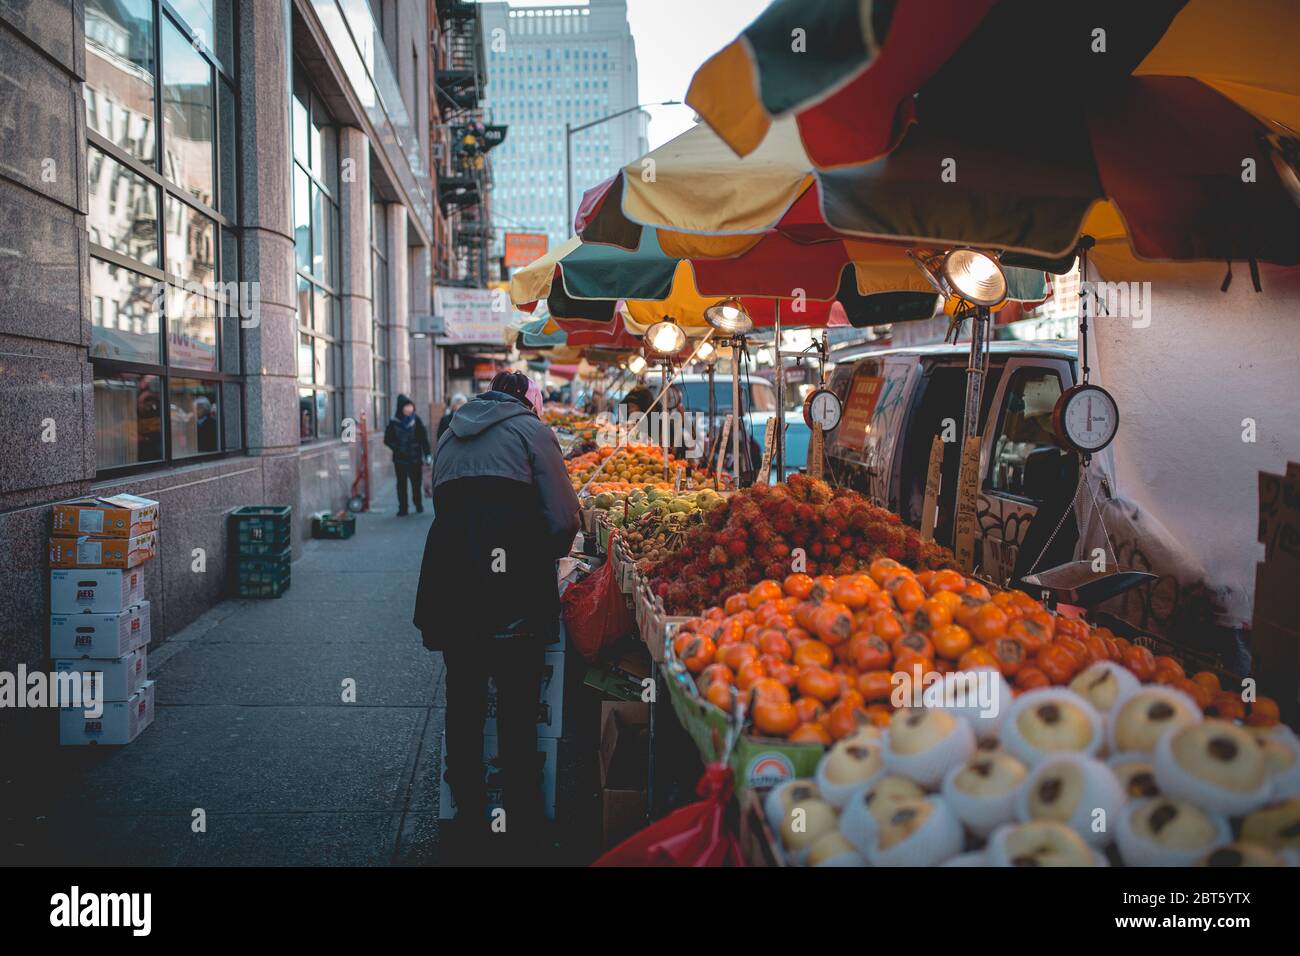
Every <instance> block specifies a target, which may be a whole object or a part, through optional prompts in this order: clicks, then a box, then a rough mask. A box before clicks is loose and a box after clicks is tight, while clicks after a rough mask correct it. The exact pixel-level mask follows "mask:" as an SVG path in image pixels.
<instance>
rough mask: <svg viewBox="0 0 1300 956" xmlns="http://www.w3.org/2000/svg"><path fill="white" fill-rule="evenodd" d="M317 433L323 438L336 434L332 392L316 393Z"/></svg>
mask: <svg viewBox="0 0 1300 956" xmlns="http://www.w3.org/2000/svg"><path fill="white" fill-rule="evenodd" d="M316 434H317V435H318V436H319V437H321V438H328V437H329V436H331V435H333V434H334V395H333V393H331V392H319V391H318V392H317V393H316Z"/></svg>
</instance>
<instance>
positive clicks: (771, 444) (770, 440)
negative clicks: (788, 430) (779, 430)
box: [754, 416, 776, 485]
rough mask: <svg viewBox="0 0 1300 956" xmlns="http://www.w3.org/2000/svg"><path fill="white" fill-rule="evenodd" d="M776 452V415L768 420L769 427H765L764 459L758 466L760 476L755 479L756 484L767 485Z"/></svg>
mask: <svg viewBox="0 0 1300 956" xmlns="http://www.w3.org/2000/svg"><path fill="white" fill-rule="evenodd" d="M775 452H776V418H775V416H774V417H772V418H769V419H768V420H767V427H766V428H764V429H763V460H762V462H761V463H760V464H759V466H758V477H757V478H755V479H754V484H756V485H766V484H767V483H768V481H769V477H768V476H769V473H770V472H771V470H772V455H773V454H775Z"/></svg>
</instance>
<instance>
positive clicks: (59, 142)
mask: <svg viewBox="0 0 1300 956" xmlns="http://www.w3.org/2000/svg"><path fill="white" fill-rule="evenodd" d="M436 16H437V13H436V8H435V5H434V4H433V3H432V2H426V0H370V2H368V3H367V2H360V3H357V2H342V0H32V2H28V3H22V4H3V5H0V62H3V63H4V64H5V67H4V69H3V70H0V432H2V433H3V434H4V435H5V436H6V438H7V440H6V441H5V442H4V443H3V445H2V446H0V449H2V450H0V575H2V576H3V581H4V586H3V587H0V670H9V671H12V670H13V669H14V668H15V667H16V665H18V664H26V665H27V666H28V667H33V666H45V662H46V659H47V656H48V655H47V646H46V634H47V623H48V613H49V610H48V609H49V603H48V593H47V588H48V571H47V542H48V537H49V530H50V504H51V503H52V502H55V501H59V500H65V499H68V498H72V497H78V496H83V495H88V494H112V493H116V492H131V493H135V494H141V495H146V496H148V497H151V498H156V499H157V500H158V501H160V502H161V523H162V530H161V534H160V551H159V556H158V558H157V559H156V560H154V561H152V562H150V563H149V564H148V565H147V566H146V596H147V598H148V599H149V600H150V602H151V603H152V617H153V641H154V644H155V645H156V644H157V643H159V642H160V641H162V640H165V638H166V636H167V635H168V634H171V633H174V632H175V631H176V630H178V629H179V628H181V627H183V626H184V625H185V624H186V623H188V622H189V621H191V620H193V619H194V618H195V617H196V616H197V615H198V614H199V613H201V612H202V611H203V610H204V609H206V608H207V607H209V606H210V605H212V604H213V603H215V602H217V601H218V600H221V599H222V598H223V597H224V596H225V594H226V514H227V513H228V512H229V511H230V510H231V509H232V508H234V507H237V506H240V505H246V504H288V505H292V506H293V509H294V514H295V517H296V519H297V520H296V524H295V529H294V547H295V553H296V551H297V549H298V547H299V544H300V541H301V537H302V535H303V534H304V533H306V532H307V530H308V528H309V522H310V515H311V513H313V512H315V511H320V510H325V509H337V508H340V507H342V506H343V505H344V503H345V502H346V500H347V498H348V496H349V495H350V494H351V491H352V486H353V479H354V477H355V475H356V474H357V468H358V461H359V458H360V455H359V451H360V443H359V441H358V440H357V439H358V437H359V435H360V427H359V426H360V422H361V419H362V416H363V415H364V416H365V419H366V421H367V423H368V425H369V432H370V439H369V441H370V460H371V480H372V498H373V499H374V501H375V504H376V506H377V507H387V508H389V509H390V510H391V509H392V508H393V507H394V503H393V500H392V499H393V497H394V495H393V492H392V488H391V481H390V475H391V467H390V466H389V465H388V461H387V459H388V455H387V454H386V453H384V452H385V450H384V449H383V447H382V444H381V438H382V430H383V426H384V423H385V422H386V420H387V418H388V416H389V415H391V414H392V403H393V400H394V398H395V397H396V395H397V394H398V393H402V392H405V393H407V394H412V390H413V376H412V337H411V331H412V325H411V316H412V315H417V316H419V315H427V313H428V312H429V309H430V306H429V301H430V289H431V285H432V270H433V248H434V244H435V243H434V234H435V216H436V204H435V202H434V182H433V176H432V174H431V164H430V142H431V140H430V112H431V104H430V95H431V91H432V83H431V79H430V78H431V75H432V64H431V60H430V43H429V37H430V32H431V31H430V21H431V19H432V18H435V17H436ZM416 341H417V342H419V341H420V340H416ZM427 351H428V350H427V347H426V348H425V349H423V350H421V352H420V354H419V355H417V356H416V363H417V364H418V363H419V361H420V360H421V359H423V361H424V364H425V367H426V368H427V366H428V357H427ZM414 381H418V382H421V383H422V384H423V387H424V388H425V389H426V391H425V392H424V393H423V394H419V393H417V394H414V396H413V397H415V399H416V401H417V405H418V406H419V407H420V408H421V410H422V411H423V410H424V409H427V408H428V403H429V401H430V399H431V395H430V394H429V393H428V392H427V389H428V388H429V376H428V374H427V371H426V373H425V374H424V375H423V376H422V377H421V376H416V378H415V379H414ZM4 716H5V715H0V718H3V717H4ZM10 716H12V715H10ZM5 724H7V725H9V726H10V727H13V726H14V724H15V721H14V720H7V719H0V725H5Z"/></svg>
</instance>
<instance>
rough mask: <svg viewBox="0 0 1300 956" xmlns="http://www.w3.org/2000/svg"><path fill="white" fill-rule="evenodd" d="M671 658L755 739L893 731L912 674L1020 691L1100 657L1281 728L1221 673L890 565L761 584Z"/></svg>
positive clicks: (1059, 679)
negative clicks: (1196, 669) (873, 728)
mask: <svg viewBox="0 0 1300 956" xmlns="http://www.w3.org/2000/svg"><path fill="white" fill-rule="evenodd" d="M672 647H673V652H674V654H675V655H676V657H677V658H678V659H679V660H680V661H681V662H682V664H683V665H684V666H685V667H686V669H687V670H688V671H689V672H690V673H691V674H692V675H694V677H695V681H696V686H697V688H698V689H699V692H700V694H701V695H702V696H703V697H704V698H705V699H706V700H707V701H709V703H711V704H713V705H714V706H715V707H718V708H719V709H721V710H723V711H726V712H728V713H730V712H732V710H733V708H734V706H735V704H736V702H737V700H738V699H743V701H744V702H745V703H746V705H747V708H748V713H749V717H750V719H751V720H752V723H753V729H754V730H755V732H756V733H758V734H759V735H761V736H765V737H781V738H786V739H788V740H790V741H793V742H808V743H819V744H829V743H831V742H832V741H834V740H838V739H840V738H842V737H845V736H847V735H849V734H851V733H852V732H853V731H854V730H855V729H856V728H857V727H858V725H859V724H861V723H863V722H871V723H875V724H877V725H881V726H883V725H884V724H886V723H888V721H889V717H890V713H891V711H892V707H891V705H890V695H891V692H892V691H893V687H894V684H893V675H894V674H895V673H897V672H899V671H902V672H904V673H906V674H908V675H909V676H914V675H915V674H916V673H917V668H919V669H920V670H919V672H920V673H921V674H922V675H926V674H929V673H931V672H938V673H941V674H942V673H946V672H948V671H955V670H971V669H974V668H979V667H996V668H997V669H998V670H999V671H1001V673H1002V674H1003V675H1004V676H1005V677H1006V679H1007V680H1008V681H1009V682H1010V683H1011V686H1012V692H1013V693H1016V694H1019V693H1020V692H1023V691H1026V690H1030V689H1032V688H1035V687H1046V686H1048V685H1053V684H1067V683H1069V681H1070V680H1071V678H1073V677H1074V675H1075V674H1077V673H1078V672H1079V671H1081V670H1083V669H1084V668H1085V667H1087V666H1088V665H1089V664H1092V663H1093V662H1095V661H1101V660H1110V661H1116V662H1118V663H1119V664H1121V665H1123V666H1124V667H1126V668H1128V669H1129V670H1131V671H1132V672H1133V673H1134V674H1135V675H1136V676H1137V677H1138V678H1139V680H1141V681H1142V682H1144V683H1150V682H1155V683H1159V684H1169V685H1172V686H1174V687H1177V688H1178V689H1179V690H1182V691H1184V692H1186V693H1187V694H1189V695H1191V696H1192V698H1193V699H1194V700H1196V702H1197V703H1198V704H1199V705H1200V706H1201V708H1202V709H1203V710H1204V711H1205V712H1206V713H1207V714H1209V715H1211V716H1218V717H1222V718H1225V719H1228V720H1240V721H1243V722H1246V723H1251V724H1259V725H1270V724H1275V723H1277V721H1278V709H1277V705H1276V703H1275V702H1274V701H1272V700H1269V699H1268V698H1260V699H1259V700H1258V701H1257V702H1255V703H1254V704H1253V705H1250V706H1249V707H1248V706H1247V705H1246V704H1245V703H1243V701H1242V699H1241V695H1240V694H1239V693H1233V692H1231V691H1228V690H1225V689H1223V688H1222V687H1220V685H1219V679H1218V677H1217V676H1216V675H1215V674H1213V673H1212V672H1209V671H1205V672H1201V673H1197V674H1195V675H1193V676H1190V677H1189V676H1188V675H1187V674H1186V673H1184V671H1183V668H1182V666H1181V665H1180V664H1179V663H1178V662H1177V661H1176V660H1174V659H1173V658H1172V657H1165V656H1155V655H1153V654H1152V653H1151V651H1150V650H1149V649H1147V648H1145V647H1141V646H1139V645H1137V644H1133V643H1131V642H1129V641H1127V640H1125V639H1123V638H1121V637H1117V636H1116V635H1115V634H1114V633H1112V632H1111V631H1110V630H1108V629H1107V628H1093V627H1090V626H1089V625H1088V624H1087V623H1086V622H1084V621H1080V620H1076V619H1072V618H1068V617H1063V616H1060V615H1057V614H1053V613H1052V612H1050V611H1048V610H1047V609H1046V608H1044V607H1043V606H1042V605H1041V604H1040V603H1039V602H1037V601H1035V600H1034V599H1033V598H1031V597H1030V596H1029V595H1027V594H1025V593H1024V592H1022V591H1014V590H1012V591H998V592H997V593H990V592H989V590H988V589H987V588H986V587H985V586H984V585H983V584H981V583H980V582H978V581H975V580H973V579H970V578H967V577H965V576H964V575H962V574H961V573H959V572H957V571H953V570H946V569H945V570H931V571H919V572H917V571H912V570H911V569H909V568H907V567H905V566H903V565H902V564H899V563H898V562H897V561H894V560H892V559H890V558H879V559H877V560H875V561H873V562H872V563H871V565H870V566H869V568H868V569H867V570H865V571H862V572H858V573H855V574H848V575H842V576H839V577H834V576H831V575H823V576H821V577H817V578H813V577H810V576H809V575H807V574H791V575H789V576H788V577H786V578H785V580H784V581H783V582H777V581H775V580H763V581H760V582H759V583H758V584H756V585H754V586H753V587H752V588H751V589H750V590H748V591H744V592H738V593H735V594H732V595H731V596H730V597H728V598H727V599H726V601H725V602H724V604H723V605H722V606H721V607H711V608H709V609H708V610H706V611H705V612H704V613H703V614H702V615H700V616H699V617H693V618H690V619H688V620H687V621H685V622H683V623H682V625H681V627H680V628H679V629H678V631H677V632H676V633H675V634H674V636H673V641H672Z"/></svg>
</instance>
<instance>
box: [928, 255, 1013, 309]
mask: <svg viewBox="0 0 1300 956" xmlns="http://www.w3.org/2000/svg"><path fill="white" fill-rule="evenodd" d="M907 254H908V256H909V257H910V258H911V259H912V260H913V261H914V262H915V263H916V264H917V265H918V266H919V267H920V269H921V271H922V272H923V273H925V277H926V278H927V279H929V280H930V284H931V285H932V286H934V287H935V289H936V290H937V291H938V293H939V294H940V295H942V296H943V297H944V298H945V299H954V298H955V299H960V300H962V301H964V302H967V303H969V304H971V305H978V306H983V307H984V308H992V307H993V306H995V305H1001V304H1002V303H1003V302H1004V301H1005V300H1006V298H1007V277H1006V274H1005V273H1004V272H1003V271H1002V266H1001V265H1000V264H999V263H998V260H997V259H995V258H994V257H993V256H991V255H989V254H988V253H986V252H980V251H979V250H977V249H954V250H953V251H952V252H948V253H943V254H941V255H936V256H926V257H921V256H917V255H916V254H915V253H913V252H912V251H911V250H910V249H909V250H908V252H907Z"/></svg>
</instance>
